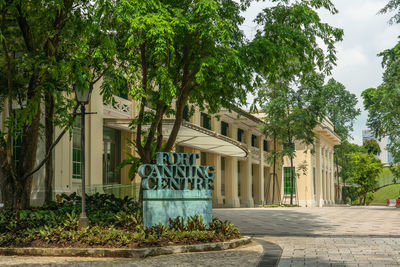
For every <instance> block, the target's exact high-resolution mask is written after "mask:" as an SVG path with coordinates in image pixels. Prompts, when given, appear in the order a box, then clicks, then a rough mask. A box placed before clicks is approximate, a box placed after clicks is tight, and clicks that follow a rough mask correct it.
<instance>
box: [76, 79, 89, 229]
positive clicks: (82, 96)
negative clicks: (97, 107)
mask: <svg viewBox="0 0 400 267" xmlns="http://www.w3.org/2000/svg"><path fill="white" fill-rule="evenodd" d="M74 89H75V97H76V101H77V102H78V104H79V105H80V106H81V114H80V115H81V161H82V165H81V178H82V213H81V216H80V217H79V227H80V228H84V227H88V226H89V219H88V217H87V216H86V211H85V210H86V188H85V185H86V181H85V115H86V112H85V105H87V104H88V103H89V101H90V95H91V93H92V90H93V86H89V88H86V87H79V86H76V87H75V88H74Z"/></svg>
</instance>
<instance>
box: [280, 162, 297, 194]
mask: <svg viewBox="0 0 400 267" xmlns="http://www.w3.org/2000/svg"><path fill="white" fill-rule="evenodd" d="M292 171H293V174H294V177H293V178H294V179H296V176H295V174H296V173H295V168H293V169H292ZM294 179H293V180H294ZM283 181H284V188H283V192H284V194H287V195H289V194H290V192H291V191H292V177H291V171H290V167H284V168H283ZM293 182H294V184H293V194H296V181H295V180H294V181H293Z"/></svg>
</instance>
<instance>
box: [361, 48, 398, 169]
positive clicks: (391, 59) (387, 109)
mask: <svg viewBox="0 0 400 267" xmlns="http://www.w3.org/2000/svg"><path fill="white" fill-rule="evenodd" d="M380 56H382V65H383V66H384V67H385V72H384V74H383V82H382V84H381V85H380V86H378V87H377V88H369V89H366V90H364V92H363V93H362V97H363V99H364V107H365V109H366V110H368V120H367V125H368V127H369V128H370V129H371V130H372V131H373V132H374V133H375V135H376V137H377V138H378V139H380V138H382V137H388V138H389V140H390V142H389V144H388V150H389V151H390V152H391V153H392V155H393V158H394V161H395V162H396V163H397V162H399V161H400V141H399V140H400V128H399V127H398V125H399V123H400V60H399V58H400V44H397V45H396V46H395V47H394V48H393V49H389V50H385V51H384V52H382V53H381V54H380Z"/></svg>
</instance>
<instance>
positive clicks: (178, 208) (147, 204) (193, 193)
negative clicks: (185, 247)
mask: <svg viewBox="0 0 400 267" xmlns="http://www.w3.org/2000/svg"><path fill="white" fill-rule="evenodd" d="M211 197H212V191H211V190H166V189H163V190H144V191H143V224H144V226H145V227H151V226H154V225H158V224H159V223H162V224H164V225H168V222H169V219H170V218H171V219H175V218H176V217H178V216H180V217H185V218H188V217H190V216H194V215H199V216H201V217H202V218H203V222H204V224H206V225H207V224H208V223H209V222H211V221H212V201H211Z"/></svg>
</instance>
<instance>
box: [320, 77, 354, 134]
mask: <svg viewBox="0 0 400 267" xmlns="http://www.w3.org/2000/svg"><path fill="white" fill-rule="evenodd" d="M322 95H323V98H324V101H325V112H326V116H327V117H328V118H329V120H330V121H331V122H332V123H333V126H334V130H335V132H336V133H337V134H338V135H339V136H340V138H341V139H342V140H345V139H348V138H349V137H350V132H351V131H352V130H353V123H354V120H355V118H356V117H357V116H358V115H360V112H361V111H360V109H359V108H356V106H357V102H358V101H357V96H356V95H355V94H352V93H350V92H349V91H347V90H346V88H345V87H344V85H343V84H341V83H340V82H337V81H336V80H335V79H333V78H331V79H329V81H328V83H327V84H326V85H325V86H324V87H323V93H322Z"/></svg>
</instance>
